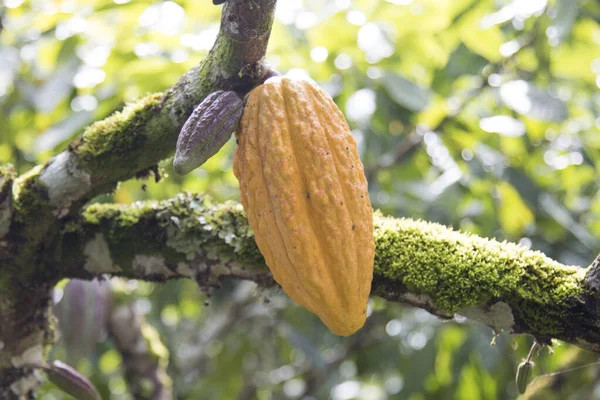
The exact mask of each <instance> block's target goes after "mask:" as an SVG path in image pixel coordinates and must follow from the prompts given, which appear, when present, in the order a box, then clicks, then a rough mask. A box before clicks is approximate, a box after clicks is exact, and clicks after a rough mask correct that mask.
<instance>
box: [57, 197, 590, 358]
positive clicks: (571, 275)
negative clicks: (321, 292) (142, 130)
mask: <svg viewBox="0 0 600 400" xmlns="http://www.w3.org/2000/svg"><path fill="white" fill-rule="evenodd" d="M66 228H67V232H66V233H65V234H64V235H63V236H62V240H61V249H60V251H58V252H57V253H59V254H62V255H63V256H62V257H61V258H59V259H54V260H48V263H49V264H48V265H47V267H48V268H62V273H63V274H64V275H65V276H76V277H82V278H91V277H93V276H97V275H99V274H110V275H113V276H123V277H128V278H137V279H147V280H159V281H160V280H166V279H172V278H179V277H191V278H194V279H196V280H197V281H198V282H199V283H200V284H203V285H207V286H210V285H215V286H217V285H218V282H219V280H220V279H223V278H225V277H230V278H237V279H250V280H254V281H257V282H258V283H259V284H261V285H272V284H273V281H272V278H271V276H270V274H269V273H268V270H267V269H266V268H265V266H264V260H263V258H262V256H261V254H260V252H259V251H258V249H257V247H256V244H255V242H254V239H253V235H252V232H251V230H250V229H249V227H248V225H247V220H246V216H245V214H244V212H243V211H242V209H241V207H240V206H239V205H238V204H235V203H226V204H211V202H210V201H209V200H207V199H203V198H202V197H201V196H193V195H180V196H179V197H177V198H175V199H172V200H169V201H165V202H161V203H137V204H134V205H132V206H116V205H93V206H90V207H89V208H88V209H87V210H86V211H85V212H84V213H83V215H82V217H81V219H80V221H78V222H71V223H70V224H69V225H68V226H67V227H66ZM375 241H376V246H377V252H376V256H375V276H374V281H373V294H376V295H379V296H381V297H384V298H386V299H388V300H391V301H398V302H403V303H408V304H411V305H413V306H416V307H421V308H424V309H426V310H428V311H430V312H431V313H433V314H435V315H437V316H439V317H442V318H452V317H453V315H454V314H456V313H458V314H461V315H463V316H466V317H468V318H470V319H473V320H475V321H478V322H481V323H483V324H485V325H488V326H490V327H491V328H492V329H494V331H496V332H501V331H505V332H509V333H528V334H531V335H534V336H535V337H536V338H537V339H538V341H540V342H542V343H544V342H549V340H550V339H551V338H557V339H560V340H564V341H567V342H570V343H574V344H576V345H578V346H580V347H582V348H585V349H588V350H592V351H596V352H600V329H599V327H600V323H599V322H598V321H599V319H598V309H597V306H596V304H597V300H596V297H595V296H596V292H594V291H593V289H591V288H590V286H589V283H588V282H589V279H586V270H585V269H582V268H578V267H573V266H565V265H562V264H560V263H558V262H556V261H553V260H551V259H549V258H548V257H546V256H544V255H543V254H541V253H539V252H535V251H531V250H527V249H525V248H522V247H519V246H518V245H516V244H512V243H506V242H502V243H499V242H497V241H495V240H489V239H484V238H480V237H477V236H473V235H468V234H464V233H459V232H456V231H452V230H451V229H449V228H446V227H443V226H441V225H438V224H434V223H427V222H422V221H413V220H409V219H395V218H390V217H383V216H381V215H379V214H377V213H376V214H375ZM587 272H588V274H587V276H588V277H590V276H592V275H594V276H595V274H594V273H593V268H589V269H588V270H587Z"/></svg>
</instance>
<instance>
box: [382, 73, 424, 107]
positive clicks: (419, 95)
mask: <svg viewBox="0 0 600 400" xmlns="http://www.w3.org/2000/svg"><path fill="white" fill-rule="evenodd" d="M381 81H382V83H383V86H384V87H385V89H386V90H387V92H388V94H389V95H390V97H391V98H392V100H394V101H395V102H396V103H397V104H398V105H400V106H402V107H404V108H406V109H408V110H410V111H414V112H421V111H423V110H424V109H425V108H426V107H427V105H429V101H430V94H429V91H428V90H426V89H424V88H422V87H420V86H418V85H417V84H416V83H413V82H411V81H409V80H408V79H406V78H403V77H402V76H400V75H397V74H394V73H388V74H385V75H384V76H383V78H382V79H381Z"/></svg>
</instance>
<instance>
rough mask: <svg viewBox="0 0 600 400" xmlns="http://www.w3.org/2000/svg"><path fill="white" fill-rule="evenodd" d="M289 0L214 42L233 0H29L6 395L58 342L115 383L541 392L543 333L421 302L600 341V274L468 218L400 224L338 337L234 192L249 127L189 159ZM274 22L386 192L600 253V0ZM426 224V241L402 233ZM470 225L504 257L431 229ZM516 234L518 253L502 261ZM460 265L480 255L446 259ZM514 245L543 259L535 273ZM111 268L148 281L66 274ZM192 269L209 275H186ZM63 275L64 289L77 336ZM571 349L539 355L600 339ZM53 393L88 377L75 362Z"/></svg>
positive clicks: (462, 4) (19, 35) (2, 164)
mask: <svg viewBox="0 0 600 400" xmlns="http://www.w3.org/2000/svg"><path fill="white" fill-rule="evenodd" d="M273 7H274V1H268V0H257V1H250V2H243V1H234V0H230V1H229V2H228V3H227V4H226V5H225V9H224V11H223V13H224V14H223V24H222V25H221V34H220V36H219V39H218V41H217V43H216V44H215V45H214V47H213V43H214V40H215V38H216V37H217V32H218V31H219V18H220V12H221V9H220V8H219V7H215V6H213V5H212V4H210V2H208V1H198V0H194V1H192V0H190V1H178V2H173V1H166V2H159V1H144V0H137V1H131V2H130V1H127V0H125V1H115V2H106V1H94V0H89V1H77V2H72V1H52V2H47V1H35V0H32V1H29V2H23V1H20V0H11V1H6V2H4V8H3V9H2V11H1V12H0V19H1V21H2V23H1V24H0V26H2V31H1V33H0V40H1V42H2V48H0V60H1V61H2V71H1V72H0V110H1V111H0V112H1V113H2V114H1V115H2V117H1V124H0V316H1V323H0V349H1V351H0V398H9V399H10V398H18V397H19V395H17V394H16V393H20V394H21V395H23V396H24V395H26V394H27V392H28V391H29V388H30V387H31V388H35V387H36V386H37V384H38V381H39V374H37V373H34V372H33V370H32V369H31V368H30V367H31V364H34V363H40V362H43V361H44V360H45V359H62V360H66V361H69V362H70V363H71V364H72V365H73V366H76V367H77V368H78V370H79V371H81V372H82V373H83V374H85V375H87V376H89V377H91V379H92V380H93V381H94V383H95V384H96V385H97V387H98V388H99V390H100V392H101V394H102V395H103V396H104V398H114V399H125V398H131V396H134V397H135V398H140V399H145V398H171V397H177V398H189V399H196V398H214V399H228V398H240V399H243V398H249V399H250V398H260V399H267V398H276V399H279V398H318V399H321V398H328V397H331V398H333V399H336V400H337V399H340V400H341V399H352V398H368V399H374V398H403V399H404V398H406V399H436V398H439V399H446V398H460V399H462V398H469V399H477V398H481V399H495V398H514V397H515V396H516V394H517V391H516V387H515V385H514V372H515V370H516V366H517V364H518V363H519V362H520V360H521V359H522V358H524V357H525V356H526V355H527V353H528V351H529V348H530V345H531V341H532V339H531V338H530V337H514V336H508V335H500V336H498V337H497V338H496V339H495V346H490V342H491V341H492V338H493V334H492V331H490V329H489V328H487V327H485V326H483V325H479V324H471V323H469V322H467V321H466V320H465V318H464V317H458V318H455V319H454V321H453V322H448V323H442V322H441V320H440V319H438V318H436V317H434V316H432V315H431V314H429V313H428V312H426V311H424V310H423V309H420V308H410V307H404V306H401V305H398V304H397V301H403V302H409V303H410V304H413V305H416V306H419V307H423V308H425V309H427V310H429V311H431V312H432V313H434V314H436V315H438V316H441V317H442V318H445V319H450V318H452V317H453V314H454V312H455V311H460V313H459V314H461V315H464V316H467V317H469V318H473V319H475V320H477V321H479V322H483V323H484V324H487V325H491V326H493V327H495V328H507V329H508V330H513V331H516V332H526V333H532V334H534V335H535V336H536V337H537V338H538V339H539V340H541V341H542V342H544V341H548V340H550V338H553V337H557V338H559V339H562V340H566V341H569V342H571V343H575V344H577V345H579V346H581V347H583V348H585V349H592V350H595V351H596V352H597V351H598V346H599V343H600V339H599V338H598V336H599V334H598V332H599V327H598V322H597V321H598V319H597V312H598V310H597V306H596V304H597V299H596V298H594V296H593V291H592V289H594V288H597V286H594V285H595V280H594V278H595V277H594V276H593V274H591V273H590V274H588V276H587V278H589V279H586V277H585V271H583V270H580V271H577V270H575V269H562V268H561V267H559V266H557V265H556V264H554V263H552V262H551V261H549V260H547V259H538V258H532V257H533V256H532V255H531V254H530V253H523V252H521V251H520V250H518V248H517V247H510V246H508V245H499V247H498V246H496V245H494V244H490V243H488V242H483V241H478V240H473V241H472V240H471V239H469V238H468V237H467V236H457V237H454V236H452V237H451V239H455V240H446V241H443V240H442V241H440V240H438V239H439V238H446V239H447V238H448V236H446V233H444V232H442V233H440V232H439V231H435V229H437V228H435V227H433V226H432V225H427V224H422V225H418V224H417V225H411V223H410V222H406V221H405V222H403V223H401V224H400V225H399V227H396V228H394V229H392V230H393V231H395V232H400V233H403V235H400V236H394V237H395V238H399V239H398V241H397V242H393V241H392V242H390V243H387V247H385V244H386V242H385V240H383V238H385V235H379V236H378V238H379V239H378V256H379V257H380V258H379V259H378V260H376V277H375V278H376V279H375V285H374V288H375V291H376V293H377V294H380V295H381V297H375V296H373V297H372V299H371V304H370V310H371V315H370V317H369V319H368V323H367V325H366V326H365V328H363V329H362V330H361V331H360V332H359V333H358V334H356V335H354V336H352V337H349V338H346V339H344V338H339V337H335V336H333V335H331V334H329V333H328V331H327V330H326V328H325V327H324V326H322V324H321V323H320V322H319V321H318V319H317V318H316V317H315V316H313V315H311V314H309V313H308V312H306V311H305V310H303V309H302V308H300V307H298V306H297V305H295V304H294V303H292V302H291V301H290V300H289V299H288V298H287V297H286V296H285V295H283V294H281V293H280V292H279V291H278V290H277V288H273V287H272V282H271V281H270V278H269V275H268V274H267V273H266V270H265V269H264V267H262V268H261V267H260V262H261V258H260V256H259V254H258V253H257V251H256V249H255V247H253V241H252V237H251V235H250V234H249V232H248V229H247V226H246V225H245V224H244V216H243V214H242V213H241V212H240V210H239V207H237V206H234V205H228V204H223V202H224V201H225V200H236V199H237V196H238V193H237V188H236V186H237V182H236V181H235V179H234V177H233V174H232V172H231V157H232V149H233V148H234V145H235V144H234V143H233V141H231V142H230V143H228V145H226V146H225V147H224V148H223V149H222V151H221V152H220V153H219V154H218V155H217V156H215V157H213V158H212V159H210V160H209V161H208V162H207V163H206V164H205V165H204V166H203V167H202V168H200V169H198V170H196V171H194V173H192V174H191V175H189V176H186V177H180V176H176V175H174V174H173V173H172V172H171V166H170V160H169V159H168V157H169V156H170V155H172V153H173V151H174V145H175V140H176V137H177V133H178V129H179V128H180V127H181V125H182V124H183V122H184V121H185V119H186V118H187V116H188V115H189V113H190V112H191V110H192V109H193V107H194V105H195V104H197V103H198V102H199V101H200V100H201V99H202V98H203V97H204V96H206V95H207V94H208V93H210V92H211V91H213V90H215V89H217V88H235V89H238V90H241V91H246V90H248V89H250V88H251V87H252V86H254V85H255V84H257V83H258V82H259V81H260V79H261V77H262V76H263V75H264V74H265V73H266V72H267V68H268V67H267V66H266V65H265V64H263V63H262V56H263V55H264V54H265V50H266V45H267V40H268V39H269V32H270V31H271V26H270V22H271V18H272V17H273V14H272V9H273ZM274 20H275V22H274V24H273V30H272V32H271V35H270V36H271V39H270V41H269V51H268V53H267V55H266V60H267V61H268V62H269V64H270V65H271V66H272V67H273V68H276V69H277V70H279V71H281V72H288V73H290V74H292V75H297V76H298V75H303V74H308V75H310V76H311V77H312V78H313V79H315V80H316V81H317V82H319V83H320V84H321V85H322V86H323V87H324V88H326V89H327V90H328V91H329V93H330V94H331V95H332V96H333V97H334V98H335V100H336V102H337V103H338V104H339V105H340V107H341V108H342V109H343V111H344V112H345V113H346V116H347V118H348V120H349V123H350V125H351V127H352V128H353V132H354V134H355V137H356V138H357V140H358V143H359V149H360V151H361V155H362V158H363V162H364V164H365V168H366V170H367V175H368V178H369V182H370V192H371V199H372V202H373V206H374V208H377V209H380V210H382V212H383V213H385V214H386V215H393V216H397V217H410V218H414V219H419V218H420V219H423V220H426V221H433V222H439V223H443V224H445V225H449V226H453V227H455V228H460V229H461V230H462V231H464V232H471V233H474V234H477V235H480V236H483V237H494V238H496V239H498V240H499V241H502V240H508V241H511V242H517V243H519V245H520V246H521V247H522V248H532V249H535V250H540V251H542V252H543V253H544V254H546V255H548V256H549V257H552V258H554V259H556V260H558V261H559V262H561V263H563V264H566V265H581V266H585V265H587V264H589V263H590V260H592V259H593V257H594V255H595V254H596V253H597V252H598V250H599V246H598V240H597V237H598V234H599V233H600V225H599V223H598V221H599V218H598V209H599V207H600V202H599V198H598V195H597V172H596V169H597V165H598V163H599V162H600V152H599V151H598V148H600V141H598V139H597V138H598V137H599V136H598V133H599V129H600V122H599V121H600V119H599V118H600V111H599V109H600V98H599V97H598V86H599V83H598V82H599V79H600V78H599V74H600V44H599V39H598V37H600V26H599V21H600V7H599V6H598V5H597V4H596V3H595V2H592V1H573V0H556V1H550V2H546V1H531V0H515V1H497V2H495V1H494V2H493V1H487V0H484V1H471V0H447V1H446V0H444V1H439V0H437V1H436V0H412V1H411V0H407V1H404V0H399V1H398V0H388V1H359V0H354V1H350V0H348V1H344V0H338V1H335V2H325V3H324V2H310V1H304V2H302V1H286V2H281V4H279V7H278V9H277V11H276V12H275V19H274ZM211 48H212V49H213V51H212V52H211V53H210V54H209V53H208V52H209V50H210V49H211ZM195 66H198V67H195ZM186 71H189V72H186ZM178 82H179V83H178ZM148 93H158V94H155V95H147V94H148ZM140 99H141V100H140ZM126 103H132V104H131V105H130V106H129V107H125V104H126ZM119 111H122V112H121V113H117V114H115V112H119ZM94 121H101V122H99V123H97V124H94V125H91V127H90V128H87V130H85V134H84V136H83V139H81V133H82V131H83V130H84V129H85V127H86V126H88V125H90V124H91V123H93V122H94ZM53 156H55V157H54V158H52V157H53ZM162 159H165V161H163V162H161V163H158V162H159V160H162ZM157 163H158V164H157ZM8 164H11V165H12V166H13V167H9V166H8ZM134 176H135V177H137V178H139V179H138V180H136V179H132V178H133V177H134ZM119 182H120V183H119ZM184 191H191V192H193V193H202V194H207V195H210V196H211V198H212V200H210V201H209V200H207V199H206V198H201V197H198V196H192V195H179V193H182V192H184ZM139 200H141V201H149V200H164V202H162V203H160V204H154V203H134V202H136V201H139ZM88 203H89V204H91V203H93V204H94V205H93V206H90V207H88V208H87V209H86V210H85V211H84V212H83V213H82V212H81V210H82V206H84V205H85V204H88ZM111 203H116V204H123V205H125V206H124V208H119V207H115V206H111V205H109V204H111ZM379 223H380V225H379V226H382V222H381V221H379ZM432 229H433V230H434V233H435V234H434V235H433V236H428V235H425V234H423V233H427V232H432V231H431V230H432ZM418 234H423V236H418ZM415 237H416V242H417V243H421V244H423V245H424V247H425V249H424V250H422V251H418V250H416V251H413V250H411V251H407V253H390V252H389V250H390V249H391V250H394V249H397V248H398V247H399V248H404V247H403V244H406V243H408V242H407V240H410V238H415ZM428 240H431V242H430V241H428ZM465 243H466V244H467V245H469V246H471V245H472V246H473V249H474V250H475V251H474V254H476V255H477V254H479V255H481V254H483V255H484V256H489V257H491V260H488V261H489V262H487V263H486V262H483V261H482V262H481V263H476V262H473V261H474V260H473V259H469V260H468V261H469V262H464V260H463V261H462V262H461V260H460V258H459V259H453V258H451V257H450V256H449V255H448V254H445V253H443V252H437V253H436V252H435V251H433V252H432V251H431V249H434V250H442V249H447V248H449V249H457V248H458V247H456V246H459V247H460V246H462V245H463V244H465ZM435 245H437V246H439V247H432V246H435ZM463 247H464V246H463ZM382 249H387V250H388V251H387V252H385V251H381V250H382ZM498 249H500V250H510V251H509V253H508V254H509V255H510V257H508V258H507V259H501V260H500V261H502V263H498V258H496V257H497V256H498V254H499V253H498ZM426 250H428V251H426ZM462 250H464V248H462ZM459 253H460V252H459ZM224 254H225V255H227V256H228V258H226V257H223V255H224ZM390 254H392V255H393V256H394V257H388V256H389V255H390ZM432 254H433V255H435V254H438V255H439V257H440V258H436V259H433V260H431V259H430V258H427V257H431V255H432ZM460 254H461V255H464V254H466V253H464V252H462V253H460ZM215 255H216V256H217V262H214V261H213V259H214V258H215ZM386 255H388V256H386ZM207 260H210V262H209V261H207ZM232 260H233V261H232ZM410 260H417V264H416V266H415V269H414V271H413V270H411V269H409V268H408V266H409V265H410V263H409V262H407V261H410ZM539 260H542V261H539ZM538 261H539V262H538ZM446 263H447V264H448V265H450V266H452V267H457V268H453V269H443V268H441V267H440V268H439V269H438V267H439V266H440V265H441V264H446ZM504 264H506V265H509V266H514V265H518V266H523V268H522V269H518V270H519V271H521V272H522V271H527V272H528V273H527V274H525V273H523V275H521V276H519V279H518V280H516V281H514V282H510V279H508V278H510V277H511V276H513V275H511V274H510V271H509V270H508V269H507V270H502V269H498V266H499V265H504ZM173 266H175V268H173ZM209 266H212V267H213V268H209ZM482 266H483V267H490V266H492V267H494V268H492V269H491V270H493V271H495V272H498V271H500V272H502V274H500V275H501V276H499V277H495V278H493V277H490V276H486V275H485V274H484V275H482V271H489V270H490V269H489V268H487V269H482V268H479V267H482ZM117 267H118V268H117ZM215 267H216V268H215ZM458 267H460V268H458ZM448 271H450V272H448ZM591 271H593V270H590V271H589V272H591ZM433 272H435V274H440V275H441V277H438V276H435V277H433V278H432V279H435V280H434V281H431V280H429V279H427V278H428V274H431V273H433ZM411 273H414V274H413V275H414V276H413V279H412V280H411V275H410V274H411ZM435 274H434V275H435ZM111 275H115V276H120V277H121V278H123V279H113V280H111V281H110V285H109V284H108V283H107V282H106V281H105V282H103V283H102V284H98V283H93V284H83V283H81V282H77V281H71V283H70V284H69V286H66V281H65V280H62V278H67V277H70V278H73V277H80V278H86V279H90V278H92V277H94V276H98V277H102V278H105V277H109V276H111ZM180 275H183V276H193V277H194V278H195V280H196V281H197V282H194V281H193V280H172V279H169V278H173V277H178V276H180ZM218 275H232V276H234V277H237V278H245V279H249V280H250V281H248V280H246V281H238V280H227V279H225V280H218V279H216V278H217V277H218ZM125 278H132V279H135V280H125ZM430 278H431V277H430ZM492 278H493V279H492ZM496 278H499V279H498V280H496ZM167 279H168V281H166V280H167ZM144 281H146V282H144ZM147 281H166V282H161V283H160V284H159V283H150V282H147ZM421 281H422V282H423V283H424V285H420V282H421ZM428 282H429V283H431V282H434V283H435V285H434V287H427V285H426V283H428ZM217 283H220V284H221V286H222V287H221V288H220V289H219V290H214V289H213V287H214V286H215V285H216V284H217ZM198 284H200V286H201V288H202V289H204V291H208V292H210V293H212V296H211V297H209V296H207V295H206V294H205V293H204V292H202V291H200V290H198ZM493 291H497V292H498V293H499V295H494V296H492V297H496V296H497V297H498V298H499V299H500V300H503V301H502V302H501V303H503V304H508V309H506V308H505V307H504V306H498V305H497V304H499V303H498V302H497V301H496V300H497V299H493V301H490V298H489V296H490V294H491V293H492V292H493ZM51 294H52V295H53V298H54V300H55V301H57V302H58V301H59V300H61V298H62V302H60V303H59V306H58V307H59V308H58V309H57V315H58V316H59V318H60V320H61V321H60V326H61V329H60V331H61V334H60V338H58V337H57V336H58V335H57V331H56V330H55V329H54V328H52V326H53V323H52V317H51V316H50V315H51V314H50V313H49V306H50V302H49V300H50V295H51ZM211 298H212V300H211ZM555 299H560V300H561V302H559V303H553V302H552V301H553V300H555ZM484 300H485V301H484ZM562 300H573V301H562ZM575 300H576V301H575ZM467 305H468V306H469V307H474V308H469V309H465V308H466V306H467ZM78 306H79V309H78ZM82 306H83V307H82ZM494 306H495V307H494ZM506 315H510V316H512V317H513V320H509V321H508V322H506V319H505V318H504V317H505V316H506ZM561 321H562V322H561ZM94 323H97V326H95V325H94ZM152 327H153V328H152ZM55 340H58V341H57V344H56V345H54V346H53V347H51V348H50V346H48V345H49V344H50V343H52V342H53V341H55ZM553 348H554V355H553V356H550V355H549V354H548V352H547V350H546V349H545V348H544V349H543V350H541V351H540V352H539V356H538V357H536V358H535V362H536V370H535V374H537V375H541V374H548V373H552V372H556V371H560V370H563V369H570V368H577V367H579V366H581V365H584V364H586V363H589V362H594V361H596V360H597V356H596V354H595V353H589V352H586V351H584V350H581V349H580V348H579V347H575V346H572V345H562V346H554V347H553ZM48 352H50V354H48ZM599 371H600V370H599V369H598V368H597V366H594V365H593V366H590V367H586V368H583V369H577V370H575V371H573V372H570V373H565V374H558V375H552V376H545V377H542V378H538V379H537V380H536V381H535V382H534V383H533V385H532V386H531V387H530V388H529V390H528V392H527V394H526V396H528V397H531V398H543V399H548V398H560V399H562V398H573V399H577V398H581V399H590V398H597V397H600V396H599V395H598V383H597V382H598V375H599ZM38 394H40V397H41V398H45V399H57V398H58V399H60V398H65V397H63V396H65V395H63V394H62V393H61V392H59V391H58V390H57V389H56V388H55V387H54V386H52V385H51V384H45V385H44V386H43V387H42V388H41V390H39V391H38ZM594 396H595V397H594Z"/></svg>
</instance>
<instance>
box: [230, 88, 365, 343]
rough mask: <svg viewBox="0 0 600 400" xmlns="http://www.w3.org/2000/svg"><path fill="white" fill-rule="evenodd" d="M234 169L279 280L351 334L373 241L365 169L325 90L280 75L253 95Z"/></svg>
mask: <svg viewBox="0 0 600 400" xmlns="http://www.w3.org/2000/svg"><path fill="white" fill-rule="evenodd" d="M236 138H237V141H238V146H237V147H236V150H235V156H234V162H233V171H234V174H235V176H236V177H237V179H238V180H239V182H240V192H241V200H242V205H243V206H244V210H245V211H246V213H247V214H248V222H249V223H250V226H251V227H252V229H253V230H254V235H255V238H256V243H257V245H258V247H259V249H260V251H261V253H262V254H263V256H264V257H265V260H266V263H267V266H268V267H269V269H270V270H271V272H272V273H273V277H274V278H275V280H276V281H277V282H278V283H279V284H280V285H281V286H282V287H283V289H284V290H285V292H286V293H287V294H288V295H289V296H290V297H291V298H292V299H294V300H295V301H296V302H297V303H298V304H300V305H302V306H304V307H306V308H307V309H309V310H310V311H312V312H313V313H315V314H317V315H318V316H319V317H320V318H321V320H322V321H323V322H324V323H325V324H326V325H327V326H328V327H329V329H330V330H331V331H332V332H333V333H335V334H337V335H343V336H347V335H350V334H352V333H354V332H356V331H357V330H358V329H360V328H361V327H362V326H363V325H364V323H365V319H366V315H367V301H368V298H369V293H370V291H371V280H372V276H373V258H374V253H375V243H374V240H373V214H372V209H371V202H370V200H369V193H368V188H367V181H366V178H365V174H364V169H363V165H362V163H361V161H360V157H359V155H358V152H357V149H356V142H355V140H354V138H353V136H352V133H351V132H350V129H349V128H348V124H347V123H346V120H345V118H344V116H343V114H342V112H341V111H340V110H339V108H338V107H337V106H336V104H335V103H334V102H333V100H332V99H331V97H330V96H329V95H328V94H327V93H326V92H325V91H323V90H322V89H320V88H319V87H318V86H316V85H315V84H313V83H311V82H309V81H302V80H294V79H290V78H286V77H276V78H271V79H269V80H267V81H266V82H265V83H264V84H263V85H261V86H259V87H257V88H255V89H254V90H252V91H251V92H250V93H249V95H248V98H247V103H246V106H245V108H244V111H243V114H242V119H241V121H240V124H239V126H238V128H237V130H236Z"/></svg>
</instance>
